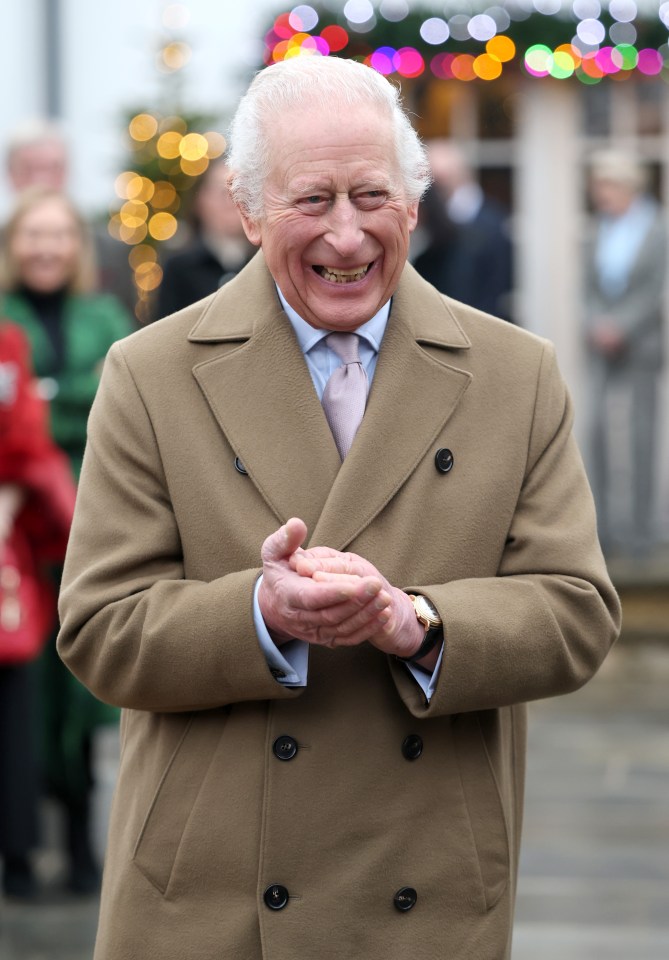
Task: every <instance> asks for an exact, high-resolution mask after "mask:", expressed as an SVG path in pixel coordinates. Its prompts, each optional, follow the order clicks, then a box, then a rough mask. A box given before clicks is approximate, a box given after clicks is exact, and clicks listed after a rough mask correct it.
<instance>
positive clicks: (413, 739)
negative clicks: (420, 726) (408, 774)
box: [402, 733, 423, 760]
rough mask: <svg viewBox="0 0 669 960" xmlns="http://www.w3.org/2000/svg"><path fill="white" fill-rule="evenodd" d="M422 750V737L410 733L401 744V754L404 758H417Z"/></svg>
mask: <svg viewBox="0 0 669 960" xmlns="http://www.w3.org/2000/svg"><path fill="white" fill-rule="evenodd" d="M422 752H423V738H422V737H419V736H418V734H417V733H410V734H409V736H408V737H407V738H406V740H405V741H404V743H403V744H402V756H403V757H404V759H405V760H417V759H418V758H419V756H420V755H421V753H422Z"/></svg>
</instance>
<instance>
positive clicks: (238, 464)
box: [235, 457, 249, 477]
mask: <svg viewBox="0 0 669 960" xmlns="http://www.w3.org/2000/svg"><path fill="white" fill-rule="evenodd" d="M235 470H236V471H237V473H241V474H243V475H244V476H245V477H248V475H249V472H248V470H247V469H246V467H245V466H244V464H243V463H242V461H241V460H240V459H239V457H235Z"/></svg>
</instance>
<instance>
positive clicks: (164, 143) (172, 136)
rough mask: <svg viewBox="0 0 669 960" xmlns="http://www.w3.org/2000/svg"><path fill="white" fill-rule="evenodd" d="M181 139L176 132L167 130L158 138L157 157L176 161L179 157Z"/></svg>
mask: <svg viewBox="0 0 669 960" xmlns="http://www.w3.org/2000/svg"><path fill="white" fill-rule="evenodd" d="M182 139H183V137H182V135H181V134H180V133H178V132H177V131H176V130H167V131H166V132H165V133H161V135H160V136H159V137H158V143H157V144H156V150H157V152H158V156H159V157H163V159H165V160H176V158H177V157H178V156H179V155H180V151H179V145H180V144H181V141H182Z"/></svg>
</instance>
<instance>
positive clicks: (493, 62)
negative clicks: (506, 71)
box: [473, 53, 502, 80]
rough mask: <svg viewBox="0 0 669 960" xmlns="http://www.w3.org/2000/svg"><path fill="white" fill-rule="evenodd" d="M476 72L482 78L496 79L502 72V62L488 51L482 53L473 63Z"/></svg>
mask: <svg viewBox="0 0 669 960" xmlns="http://www.w3.org/2000/svg"><path fill="white" fill-rule="evenodd" d="M473 68H474V73H475V74H476V76H477V77H479V78H480V79H481V80H496V79H497V78H498V77H499V76H501V73H502V64H501V63H500V62H499V60H497V59H494V58H493V57H491V56H490V54H488V53H482V54H480V55H479V56H478V57H476V59H475V60H474V63H473Z"/></svg>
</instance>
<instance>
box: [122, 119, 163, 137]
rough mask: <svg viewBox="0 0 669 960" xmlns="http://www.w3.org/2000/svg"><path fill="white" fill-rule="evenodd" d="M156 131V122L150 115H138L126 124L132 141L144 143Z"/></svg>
mask: <svg viewBox="0 0 669 960" xmlns="http://www.w3.org/2000/svg"><path fill="white" fill-rule="evenodd" d="M157 131H158V121H157V120H156V118H155V117H153V116H151V114H150V113H138V114H137V116H136V117H133V118H132V120H131V121H130V123H129V124H128V132H129V133H130V136H131V137H132V139H133V140H137V141H138V142H145V141H146V140H150V139H151V138H152V137H153V136H155V134H156V133H157Z"/></svg>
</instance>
